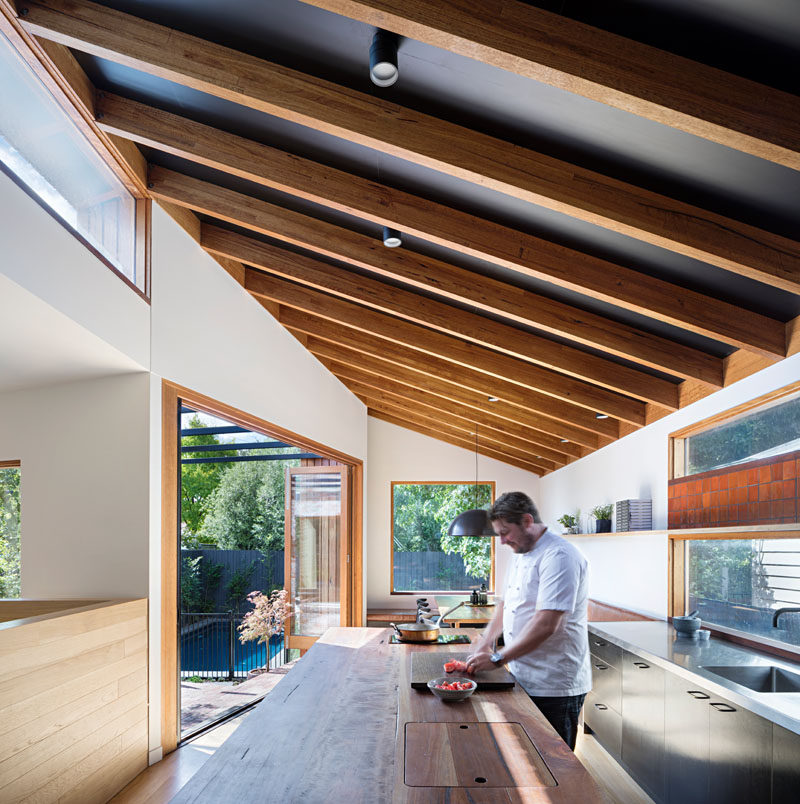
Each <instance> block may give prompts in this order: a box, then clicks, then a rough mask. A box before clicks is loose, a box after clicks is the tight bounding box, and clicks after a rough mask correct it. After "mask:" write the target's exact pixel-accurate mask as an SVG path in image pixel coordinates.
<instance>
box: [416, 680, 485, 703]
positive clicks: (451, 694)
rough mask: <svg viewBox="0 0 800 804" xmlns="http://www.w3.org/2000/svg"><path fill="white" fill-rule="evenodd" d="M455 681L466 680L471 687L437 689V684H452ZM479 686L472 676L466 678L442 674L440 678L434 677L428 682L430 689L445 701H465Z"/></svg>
mask: <svg viewBox="0 0 800 804" xmlns="http://www.w3.org/2000/svg"><path fill="white" fill-rule="evenodd" d="M453 681H462V682H463V681H466V682H468V683H469V684H470V688H469V689H468V690H437V689H436V685H437V684H452V682H453ZM477 688H478V685H477V684H476V683H475V682H474V681H473V680H472V679H471V678H464V677H463V676H441V677H439V678H433V679H431V680H430V681H429V682H428V689H429V690H430V691H431V692H432V693H433V694H434V695H435V696H437V698H441V699H442V700H443V701H464V700H466V699H467V698H469V696H470V695H472V693H473V692H475V690H476V689H477Z"/></svg>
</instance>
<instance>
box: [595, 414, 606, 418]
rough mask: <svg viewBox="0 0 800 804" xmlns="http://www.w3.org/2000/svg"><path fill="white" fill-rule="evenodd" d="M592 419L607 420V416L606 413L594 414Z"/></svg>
mask: <svg viewBox="0 0 800 804" xmlns="http://www.w3.org/2000/svg"><path fill="white" fill-rule="evenodd" d="M594 417H595V419H607V418H608V414H607V413H595V414H594Z"/></svg>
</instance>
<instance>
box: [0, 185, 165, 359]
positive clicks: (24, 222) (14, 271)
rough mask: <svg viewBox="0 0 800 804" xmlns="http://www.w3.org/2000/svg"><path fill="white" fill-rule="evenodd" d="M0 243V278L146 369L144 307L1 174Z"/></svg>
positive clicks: (147, 311)
mask: <svg viewBox="0 0 800 804" xmlns="http://www.w3.org/2000/svg"><path fill="white" fill-rule="evenodd" d="M0 243H2V246H3V247H2V252H0V273H3V274H5V275H6V276H7V277H8V278H9V279H11V280H12V281H13V282H16V283H17V284H18V285H19V286H20V287H22V288H25V289H26V290H28V291H30V292H31V293H33V294H34V295H36V296H38V297H39V298H40V299H41V300H43V301H44V302H46V303H47V304H49V305H51V306H52V307H53V308H54V309H56V310H58V311H59V312H60V313H63V314H64V315H66V316H68V317H69V318H71V319H72V320H73V321H74V322H76V323H77V324H80V325H81V326H82V327H84V328H85V329H86V330H87V331H88V332H90V333H92V334H93V335H94V336H96V337H98V338H100V339H102V340H103V341H105V342H106V343H107V344H109V345H110V346H112V347H114V348H115V349H117V350H119V351H120V352H122V353H123V354H124V355H127V356H128V357H129V358H131V359H132V360H134V361H135V362H136V363H137V364H138V365H139V366H141V367H142V368H147V367H148V365H149V360H150V307H149V306H148V304H147V302H146V301H145V300H144V299H142V298H141V297H140V296H137V294H136V293H134V292H133V291H132V290H131V289H130V288H129V287H128V286H127V285H126V284H125V283H124V282H123V281H122V280H121V279H120V278H119V277H118V276H117V275H116V274H114V273H113V272H112V271H111V270H110V269H109V268H108V267H107V266H106V265H105V263H103V262H101V261H100V260H98V259H97V258H96V257H95V256H94V255H93V254H92V253H91V252H90V251H89V250H88V249H87V248H86V247H85V246H84V245H83V244H82V243H81V242H80V241H78V240H77V239H76V238H75V237H74V236H73V235H72V234H71V233H70V232H68V231H67V230H66V229H65V228H64V227H63V226H62V225H61V224H59V223H58V222H57V221H56V220H54V219H53V217H52V216H51V215H49V214H48V213H47V212H45V210H44V209H42V208H41V207H40V206H39V204H37V203H36V202H35V201H34V200H33V199H32V198H31V197H30V196H28V195H27V193H25V192H23V191H22V190H20V188H19V187H17V185H16V184H14V182H13V181H11V179H9V178H8V176H6V175H5V173H2V172H0ZM2 302H3V300H2V299H0V309H1V308H2Z"/></svg>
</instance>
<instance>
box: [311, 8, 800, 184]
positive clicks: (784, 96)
mask: <svg viewBox="0 0 800 804" xmlns="http://www.w3.org/2000/svg"><path fill="white" fill-rule="evenodd" d="M303 1H304V2H306V3H308V4H309V5H313V6H317V7H318V8H323V9H325V10H327V11H331V12H333V13H334V14H340V15H342V16H345V17H349V18H351V19H356V20H360V21H361V22H364V23H366V24H367V25H374V26H375V27H378V28H384V29H386V30H389V31H395V32H396V33H399V34H401V35H402V36H406V37H409V38H411V39H415V40H417V41H420V42H426V43H427V44H429V45H433V46H434V47H439V48H442V49H444V50H450V51H452V52H453V53H458V54H459V55H461V56H466V57H467V58H470V59H476V60H478V61H482V62H484V63H485V64H491V65H492V66H494V67H498V68H500V69H501V70H506V71H508V72H512V73H516V74H517V75H521V76H523V77H525V78H532V79H533V80H535V81H539V82H541V83H543V84H548V85H550V86H554V87H557V88H558V89H562V90H564V91H566V92H571V93H574V94H577V95H582V96H583V97H585V98H589V99H590V100H593V101H597V102H598V103H604V104H606V105H607V106H613V107H615V108H617V109H621V110H622V111H625V112H631V113H632V114H635V115H638V116H640V117H644V118H647V119H648V120H652V121H653V122H655V123H660V124H662V125H667V126H670V127H671V128H676V129H679V130H680V131H685V132H686V133H687V134H693V135H695V136H697V137H703V138H704V139H707V140H711V141H712V142H717V143H719V144H720V145H725V146H726V147H728V148H734V149H736V150H739V151H743V152H744V153H748V154H752V155H753V156H757V157H759V158H761V159H768V160H770V161H773V162H777V163H778V164H781V165H786V166H787V167H791V168H794V169H795V170H798V169H800V110H799V109H798V106H797V99H796V98H795V97H794V96H792V95H789V94H788V93H785V92H781V91H780V90H777V89H772V88H771V87H767V86H764V85H762V84H757V83H756V82H754V81H750V80H748V79H745V78H740V77H739V76H736V75H731V74H730V73H726V72H723V71H722V70H719V69H716V68H714V67H709V66H707V65H705V64H701V63H699V62H696V61H691V60H690V59H687V58H684V57H682V56H677V55H674V54H672V53H668V52H666V51H663V50H659V49H657V48H655V47H652V46H651V45H646V44H642V43H640V42H635V41H633V40H631V39H627V38H625V37H622V36H619V35H617V34H613V33H609V32H608V31H603V30H600V29H599V28H594V27H592V26H590V25H586V24H585V23H582V22H578V21H576V20H572V19H569V18H568V17H562V16H560V15H558V14H554V13H552V12H550V11H545V10H543V9H540V8H536V7H535V6H531V5H529V4H527V3H521V2H513V0H485V2H482V3H481V4H480V5H479V6H476V5H475V3H474V2H471V0H411V2H403V3H397V2H393V0H303ZM654 64H657V65H658V69H657V70H654V69H653V65H654Z"/></svg>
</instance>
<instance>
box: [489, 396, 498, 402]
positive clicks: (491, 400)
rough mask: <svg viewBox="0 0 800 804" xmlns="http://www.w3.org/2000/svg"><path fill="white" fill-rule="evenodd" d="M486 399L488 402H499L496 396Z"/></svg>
mask: <svg viewBox="0 0 800 804" xmlns="http://www.w3.org/2000/svg"><path fill="white" fill-rule="evenodd" d="M487 399H488V400H489V401H490V402H499V401H500V397H498V396H490V397H487Z"/></svg>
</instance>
